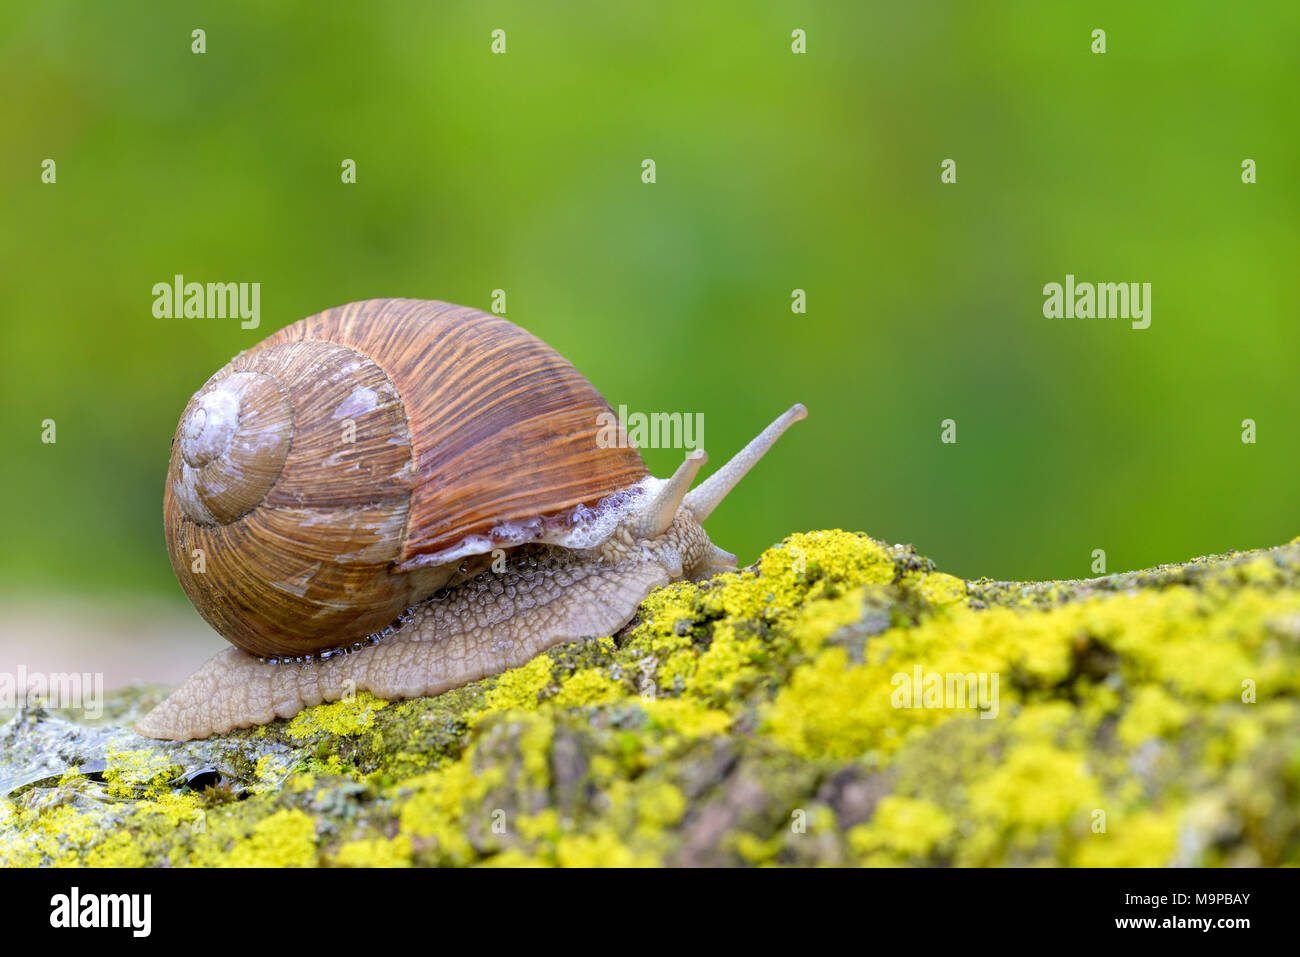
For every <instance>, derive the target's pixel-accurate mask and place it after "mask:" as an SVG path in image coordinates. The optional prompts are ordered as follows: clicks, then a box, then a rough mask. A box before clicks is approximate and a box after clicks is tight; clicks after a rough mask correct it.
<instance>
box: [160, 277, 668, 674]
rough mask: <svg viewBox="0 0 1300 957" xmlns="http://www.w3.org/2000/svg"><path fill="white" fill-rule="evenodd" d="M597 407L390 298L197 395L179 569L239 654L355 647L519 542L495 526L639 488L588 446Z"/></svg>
mask: <svg viewBox="0 0 1300 957" xmlns="http://www.w3.org/2000/svg"><path fill="white" fill-rule="evenodd" d="M608 411H609V404H608V403H607V402H606V401H605V400H604V398H603V397H601V396H600V394H599V393H598V392H596V390H595V389H594V388H593V387H592V386H591V385H590V383H588V382H587V381H586V380H585V379H584V378H583V377H582V376H581V375H580V374H579V373H578V372H577V370H576V369H574V368H573V366H572V365H570V364H569V363H568V362H567V361H566V360H564V359H563V357H561V356H560V355H559V354H558V353H556V352H555V351H554V350H553V349H551V348H550V347H549V346H547V345H546V344H545V343H543V342H541V340H539V339H537V338H535V337H533V336H531V335H529V334H528V333H527V332H525V331H524V330H522V329H519V328H518V327H517V326H514V325H513V324H511V323H509V322H507V321H505V320H503V319H500V318H499V317H496V316H490V315H488V314H485V313H480V312H478V311H476V310H473V309H467V308H464V307H460V306H452V305H449V304H446V303H439V302H424V301H419V300H401V299H390V300H367V301H365V302H358V303H351V304H349V305H346V306H340V307H338V308H336V309H331V310H328V311H326V312H323V313H319V314H317V315H315V316H311V317H308V318H307V319H303V320H300V321H299V322H296V323H293V324H292V325H290V326H287V327H285V328H284V329H282V330H281V331H280V332H278V333H275V334H274V335H272V336H270V337H269V338H267V339H266V340H264V341H263V342H261V343H259V344H258V345H256V346H254V347H253V348H252V349H249V350H248V351H246V352H243V353H241V354H240V355H239V356H236V357H235V359H234V360H232V361H231V363H230V364H229V365H227V366H226V367H225V368H224V369H222V370H221V371H220V372H218V373H217V374H216V375H215V376H213V377H212V378H211V379H210V380H209V381H208V382H207V383H206V384H205V385H204V387H203V388H202V389H201V390H200V391H199V392H198V393H197V394H196V395H195V396H194V398H193V399H191V401H190V403H189V405H188V406H187V408H186V410H185V413H184V414H183V415H182V417H181V422H180V424H179V426H178V428H177V432H176V437H175V438H174V439H173V443H172V456H171V465H170V469H169V473H168V481H167V484H166V488H165V492H164V513H165V521H166V530H167V544H168V551H169V554H170V556H171V561H172V567H173V569H174V570H175V571H176V575H177V578H178V579H179V580H180V582H181V585H182V587H183V588H184V590H185V592H186V594H187V595H188V596H189V598H190V600H191V601H192V602H193V604H194V605H195V607H196V608H197V609H198V610H199V612H200V613H201V614H202V615H203V617H204V618H206V619H207V620H208V622H209V623H210V624H212V626H213V627H214V628H216V630H217V631H219V632H220V633H221V634H222V635H224V636H225V637H226V638H227V639H228V640H230V641H231V642H232V643H233V644H235V645H237V646H238V647H240V648H242V649H244V650H245V651H248V652H251V653H253V654H257V655H262V656H276V657H285V656H299V655H308V654H315V653H317V652H319V651H323V650H325V649H328V648H336V647H342V646H345V645H348V644H351V643H352V642H354V641H356V640H358V639H360V638H363V637H365V636H366V635H369V634H372V633H374V632H378V631H381V630H382V629H383V628H385V627H386V626H387V625H389V624H390V623H392V622H393V620H394V619H396V618H397V617H398V615H399V614H401V613H402V612H403V611H404V610H405V609H406V608H409V607H410V606H412V605H414V604H416V603H418V602H419V601H421V600H423V599H424V598H427V597H428V596H429V595H430V594H431V593H432V592H433V591H435V590H436V589H437V588H439V587H441V586H442V585H444V584H446V582H447V581H448V580H449V579H450V578H451V577H452V576H453V574H454V573H455V572H456V566H457V565H459V563H460V559H461V558H462V557H464V556H467V555H475V554H482V553H485V552H487V551H490V550H491V549H492V548H494V547H497V545H498V544H499V543H500V544H504V545H505V547H509V546H510V544H515V543H517V542H516V540H515V539H507V538H501V537H500V536H501V534H502V529H508V530H510V532H509V534H511V535H518V534H519V530H520V529H524V530H525V532H526V533H527V530H529V529H533V528H537V529H541V528H543V527H548V528H553V527H555V525H556V524H557V523H558V524H559V525H560V526H564V524H565V523H566V522H569V521H574V522H577V521H579V518H577V517H574V518H572V519H570V516H571V515H575V516H576V515H580V514H581V513H582V511H583V507H588V508H589V507H590V506H593V505H595V504H596V503H598V502H600V501H602V500H605V499H607V497H609V496H611V495H615V493H618V492H620V491H622V490H625V489H628V488H629V487H631V486H634V485H636V484H637V483H638V482H639V481H641V480H642V479H644V478H645V477H646V475H647V472H646V470H645V466H644V464H643V463H642V462H641V459H640V456H639V454H638V453H637V452H636V450H635V449H626V448H625V449H617V448H615V449H609V448H601V447H600V446H599V445H598V443H597V441H596V435H597V432H598V421H599V420H598V415H599V414H600V413H602V412H608ZM588 514H589V513H588ZM539 534H540V532H539Z"/></svg>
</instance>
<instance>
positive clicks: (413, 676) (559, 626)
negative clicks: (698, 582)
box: [136, 505, 735, 741]
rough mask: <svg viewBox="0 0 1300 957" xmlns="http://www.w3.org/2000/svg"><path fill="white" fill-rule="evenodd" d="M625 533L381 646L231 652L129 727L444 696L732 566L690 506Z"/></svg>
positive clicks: (213, 722)
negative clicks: (649, 531)
mask: <svg viewBox="0 0 1300 957" xmlns="http://www.w3.org/2000/svg"><path fill="white" fill-rule="evenodd" d="M633 524H634V522H632V521H629V522H628V523H626V524H625V525H623V526H621V527H620V528H618V529H617V530H615V532H614V534H613V535H611V536H610V538H609V539H608V540H606V541H605V542H604V543H603V544H602V545H600V546H599V547H598V548H595V549H591V550H589V551H574V550H569V549H563V548H558V547H556V548H551V549H549V550H545V551H534V550H526V549H518V550H515V551H514V552H513V553H512V554H511V556H510V559H509V564H508V566H507V569H506V571H505V572H503V573H501V574H495V573H491V572H485V573H483V574H481V575H478V576H476V577H475V578H474V579H472V580H470V581H467V582H464V583H463V584H460V585H458V586H456V587H454V588H451V589H447V590H445V591H444V592H443V593H441V594H439V595H436V596H434V597H433V598H431V599H429V600H428V601H426V602H423V603H422V604H420V605H417V606H416V607H414V608H413V609H411V610H410V612H409V614H408V616H407V620H406V621H405V622H404V623H403V624H402V626H401V627H400V628H398V629H396V630H395V631H393V632H392V633H391V634H389V635H387V636H385V637H383V638H382V639H380V640H379V641H378V643H376V644H371V645H366V646H364V647H362V648H361V649H359V650H357V651H354V652H351V653H348V654H342V655H334V656H331V657H329V658H326V659H324V660H320V659H311V660H306V661H301V662H279V663H277V662H269V661H265V660H263V659H260V658H257V657H254V656H253V655H250V654H247V653H246V652H243V651H240V650H239V649H238V648H228V649H226V650H225V651H223V652H221V653H219V654H218V655H216V656H215V657H213V658H211V659H210V660H209V661H208V662H207V663H206V664H204V665H203V666H202V667H201V668H200V669H199V670H198V671H197V672H196V673H195V674H193V675H191V676H190V677H189V678H188V679H186V680H185V682H184V683H182V684H181V686H180V687H179V688H178V689H177V690H176V691H175V692H174V693H173V694H172V695H171V696H170V697H168V698H167V700H166V701H164V702H163V703H162V704H161V705H159V706H158V707H157V708H156V709H155V710H154V711H152V712H150V713H149V714H148V715H146V716H145V717H144V718H143V719H142V720H141V721H140V722H139V723H138V724H137V725H136V730H137V731H139V732H140V733H141V734H143V735H147V736H149V737H152V738H163V739H168V740H173V741H186V740H190V739H193V738H206V737H209V736H210V735H213V734H221V733H223V732H226V731H230V730H232V729H234V728H243V727H250V726H254V725H261V724H267V723H269V722H270V721H272V720H274V719H275V718H290V717H292V716H293V715H295V714H297V713H298V712H299V711H301V710H302V709H303V708H306V707H311V706H312V705H317V704H321V703H323V702H330V701H337V700H339V699H341V698H344V697H348V696H350V695H354V694H356V693H357V692H358V691H368V692H370V693H371V694H373V695H375V696H377V697H380V698H385V699H389V700H395V699H399V698H413V697H418V696H420V695H436V694H441V693H442V692H444V691H449V690H451V689H453V688H458V687H460V686H461V685H465V684H468V683H469V682H471V681H477V680H478V679H480V678H483V677H486V676H488V675H492V674H497V673H499V672H502V671H505V670H507V669H510V668H517V667H519V666H521V665H523V664H525V663H527V662H528V661H529V660H531V659H532V658H533V657H535V656H536V655H538V654H539V653H541V652H543V651H545V650H546V649H548V648H550V647H552V646H554V645H557V644H560V643H562V642H566V641H574V640H576V639H579V638H583V637H589V636H603V635H608V634H612V633H613V632H615V631H617V630H618V629H620V628H622V627H623V626H624V625H626V624H627V623H628V622H629V621H630V620H631V619H632V616H633V615H634V614H635V612H636V608H637V606H638V605H639V604H640V603H641V601H642V600H643V599H644V598H645V597H646V595H648V594H649V593H650V591H651V590H652V589H654V588H656V587H658V586H661V585H666V584H668V583H669V582H670V581H676V580H678V579H681V578H694V579H698V578H706V577H709V576H711V575H713V574H716V573H718V572H723V571H731V570H734V568H735V566H734V562H733V561H732V560H731V556H729V555H727V554H726V553H724V552H722V551H721V550H719V549H717V548H715V547H714V546H713V544H712V543H711V542H710V541H709V539H708V536H707V534H706V533H705V532H704V529H703V528H702V527H701V526H700V523H699V522H698V521H697V520H696V519H695V516H694V515H693V513H692V512H691V509H690V507H689V506H688V505H683V506H681V507H680V508H679V510H678V512H677V515H676V518H675V519H674V520H673V522H672V524H671V525H670V526H669V527H668V529H667V530H666V531H665V532H664V533H663V534H662V535H659V536H657V537H655V538H653V539H650V540H642V541H634V540H633V536H632V534H631V532H630V531H629V528H630V527H632V526H633ZM539 555H540V556H541V561H538V560H537V558H538V556H539Z"/></svg>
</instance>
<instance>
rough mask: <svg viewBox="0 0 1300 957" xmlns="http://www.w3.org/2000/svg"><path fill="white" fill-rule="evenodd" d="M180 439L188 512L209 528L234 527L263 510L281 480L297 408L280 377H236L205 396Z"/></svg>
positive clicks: (184, 420)
mask: <svg viewBox="0 0 1300 957" xmlns="http://www.w3.org/2000/svg"><path fill="white" fill-rule="evenodd" d="M176 434H177V438H178V444H179V445H180V450H179V451H180V461H179V463H178V464H179V474H178V475H177V476H176V480H175V482H174V488H175V491H176V497H177V500H178V501H179V503H180V507H181V509H182V510H183V511H184V512H185V514H186V515H188V516H189V517H190V519H191V520H193V521H195V522H198V523H199V524H201V525H226V524H229V523H230V522H233V521H235V520H236V519H238V518H239V517H240V516H241V515H244V514H245V513H247V512H249V511H250V510H252V509H253V508H256V507H257V505H258V504H260V503H261V502H262V500H263V499H265V498H266V496H267V493H268V492H270V491H271V489H272V487H274V485H275V482H276V480H277V479H278V478H279V477H280V471H281V470H282V469H283V468H284V460H285V456H286V455H287V454H288V452H289V445H290V442H291V440H292V437H293V408H292V406H291V405H290V403H289V397H288V396H287V395H286V394H285V392H284V389H283V388H282V387H281V386H280V384H279V383H278V382H277V381H276V380H275V379H273V378H271V377H270V376H267V375H262V374H259V373H255V372H236V373H234V374H232V375H228V376H225V377H223V378H220V379H214V380H212V381H211V382H209V384H208V385H207V386H205V387H204V388H203V389H201V390H200V391H199V393H198V394H197V395H196V396H195V397H194V398H193V399H192V400H191V401H190V404H189V407H188V408H187V409H186V410H185V414H184V415H183V416H182V417H181V424H180V428H179V429H178V430H177V433H176Z"/></svg>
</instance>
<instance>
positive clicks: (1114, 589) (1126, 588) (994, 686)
mask: <svg viewBox="0 0 1300 957" xmlns="http://www.w3.org/2000/svg"><path fill="white" fill-rule="evenodd" d="M161 695H162V691H161V690H160V689H158V690H155V689H136V690H134V691H132V692H130V693H126V694H122V695H119V696H118V697H117V698H116V699H115V700H114V701H113V702H112V708H110V709H109V711H108V712H107V713H106V714H105V716H104V718H103V719H102V720H100V721H98V722H95V723H93V724H88V723H77V722H76V721H75V720H73V719H72V718H70V717H68V716H59V715H56V714H50V713H45V712H43V711H42V710H40V709H39V708H29V709H27V710H26V711H24V712H23V713H21V714H20V715H18V716H17V717H16V718H14V719H13V720H12V721H10V722H9V723H8V724H7V725H6V726H4V727H3V728H2V729H0V794H3V795H4V797H3V799H2V800H0V863H3V864H5V865H7V866H28V865H50V864H54V865H127V866H137V865H140V866H192V865H200V866H209V865H213V866H221V865H232V866H242V865H272V866H286V865H304V866H309V865H333V866H373V865H379V866H395V865H398V866H400V865H409V864H416V865H435V864H436V865H475V864H486V865H497V866H512V865H562V866H567V865H579V866H581V865H661V864H671V865H733V864H734V865H740V864H866V865H896V864H911V865H952V864H956V865H988V864H1012V865H1027V864H1062V865H1081V866H1093V865H1221V864H1253V865H1277V864H1296V863H1300V539H1297V540H1295V541H1293V542H1292V543H1291V544H1289V545H1286V546H1282V547H1279V548H1274V549H1269V550H1262V551H1254V552H1242V553H1233V554H1229V555H1225V556H1218V557H1214V558H1206V559H1198V560H1196V561H1193V562H1189V563H1187V564H1184V565H1170V566H1163V567H1160V568H1155V569H1150V570H1147V571H1143V572H1137V573H1131V574H1124V575H1112V576H1108V577H1106V578H1100V579H1093V580H1091V581H1071V582H1046V583H1011V582H993V581H987V580H981V581H972V582H965V581H962V580H960V579H957V578H954V577H952V576H950V575H945V574H942V573H940V572H938V571H936V570H935V569H934V566H933V564H932V563H931V562H929V561H928V560H926V559H924V558H921V557H919V556H918V555H916V553H915V552H914V551H913V550H912V549H910V548H907V547H901V546H892V547H891V546H886V545H884V544H882V543H880V542H877V541H875V540H873V539H871V538H868V537H867V536H865V535H857V534H851V533H847V532H842V531H826V532H813V533H808V534H798V535H793V536H791V537H790V538H788V539H787V540H786V541H785V542H783V543H782V544H781V545H778V546H777V547H775V548H773V549H771V550H769V551H768V552H766V553H765V554H764V555H763V557H762V558H761V559H760V560H759V562H758V563H757V564H756V565H755V566H753V567H752V568H751V569H747V570H745V571H743V572H741V573H739V574H733V575H724V576H720V577H718V578H716V579H714V580H712V581H710V582H706V583H703V584H698V585H697V584H689V583H680V584H676V585H671V586H668V587H666V588H663V589H660V590H659V591H657V592H655V593H654V594H652V595H651V596H650V597H649V598H647V599H646V601H645V602H644V603H643V604H642V606H641V608H640V610H639V614H638V618H637V619H636V620H635V621H634V622H633V623H632V624H631V625H630V626H629V627H628V628H626V629H625V630H624V631H623V632H621V633H620V634H619V635H616V636H613V637H602V638H595V639H591V640H588V641H585V642H581V643H576V644H571V645H566V646H562V647H559V648H555V649H553V650H552V651H550V652H549V653H547V654H545V655H542V656H540V657H538V658H537V659H535V660H534V661H532V662H530V663H529V664H528V665H526V666H524V667H523V668H519V669H516V670H514V671H511V672H508V673H506V674H504V675H501V676H499V677H496V678H492V679H487V680H484V681H480V682H478V683H476V684H473V685H470V686H468V687H465V688H462V689H460V690H458V691H455V692H451V693H449V694H444V695H441V696H440V697H437V698H419V699H415V700H411V701H403V702H394V703H389V702H384V701H380V700H377V699H375V698H372V697H369V696H368V695H360V696H358V697H357V698H355V699H352V700H348V701H341V702H337V703H335V704H330V705H322V706H320V707H317V708H313V709H310V710H307V711H304V712H303V713H301V714H299V715H298V716H297V717H296V718H294V719H293V720H291V721H281V722H277V723H275V724H273V725H270V726H268V727H264V728H258V729H253V730H245V731H237V732H234V733H231V734H228V735H224V736H221V737H218V738H213V739H210V740H207V741H197V742H186V743H160V742H156V741H151V740H148V739H145V738H141V737H139V736H137V735H135V734H134V733H133V732H131V731H130V730H129V727H130V723H131V722H132V721H133V720H134V719H135V718H136V717H138V716H139V715H140V714H141V713H143V712H144V711H145V710H147V709H148V708H149V707H150V706H152V705H153V704H154V703H156V701H157V700H159V698H160V697H161Z"/></svg>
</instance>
